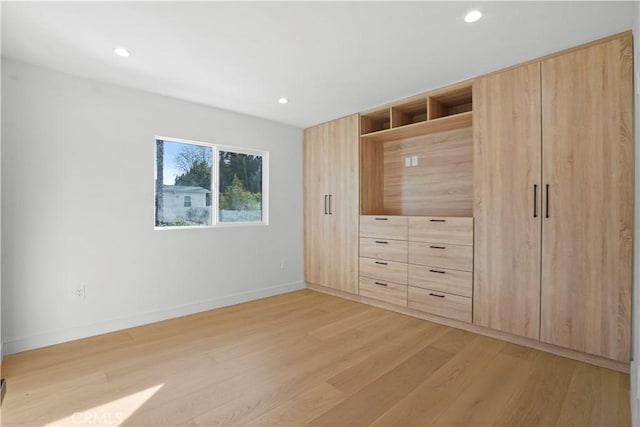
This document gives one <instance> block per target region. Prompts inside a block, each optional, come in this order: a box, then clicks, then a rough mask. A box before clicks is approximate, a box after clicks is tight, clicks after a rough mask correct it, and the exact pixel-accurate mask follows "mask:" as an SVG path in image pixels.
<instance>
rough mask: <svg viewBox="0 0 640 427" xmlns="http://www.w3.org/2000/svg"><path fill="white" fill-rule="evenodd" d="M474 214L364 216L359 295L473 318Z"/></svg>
mask: <svg viewBox="0 0 640 427" xmlns="http://www.w3.org/2000/svg"><path fill="white" fill-rule="evenodd" d="M472 271H473V218H458V217H456V218H453V217H414V216H411V217H406V216H369V215H367V216H361V217H360V295H362V296H364V297H368V298H373V299H377V300H380V301H384V302H388V303H391V304H396V305H400V306H404V307H409V308H412V309H415V310H420V311H424V312H427V313H431V314H435V315H438V316H443V317H448V318H452V319H457V320H462V321H465V322H471V310H472V305H473V304H472V295H473V272H472Z"/></svg>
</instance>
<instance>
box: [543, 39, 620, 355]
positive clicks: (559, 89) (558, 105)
mask: <svg viewBox="0 0 640 427" xmlns="http://www.w3.org/2000/svg"><path fill="white" fill-rule="evenodd" d="M632 82H633V79H632V42H631V35H630V34H627V35H624V36H622V37H618V38H616V39H613V40H609V41H606V42H604V43H599V44H595V45H591V46H588V47H585V48H581V49H577V50H574V51H571V52H569V53H566V54H563V55H560V56H557V57H553V58H550V59H547V60H545V61H543V62H542V99H543V103H542V107H543V108H542V111H543V113H542V114H543V116H542V122H543V138H542V151H543V180H544V186H543V188H544V190H545V192H546V193H545V196H544V201H545V202H546V201H547V200H548V203H546V206H544V209H543V212H544V218H543V220H542V221H543V225H542V230H543V234H542V312H541V314H542V319H541V339H542V341H545V342H547V343H551V344H555V345H559V346H562V347H567V348H571V349H574V350H578V351H581V352H585V353H589V354H594V355H598V356H603V357H606V358H609V359H615V360H618V361H622V362H628V361H629V351H630V349H629V347H630V327H631V314H630V313H631V281H632V255H631V254H632V233H633V222H632V215H633V193H632V191H633V190H632V188H633V187H632V184H633V168H632V161H633V152H632V149H633V145H632V141H633V122H632V113H631V112H632V108H633V105H632V92H633V89H632ZM547 186H548V187H547Z"/></svg>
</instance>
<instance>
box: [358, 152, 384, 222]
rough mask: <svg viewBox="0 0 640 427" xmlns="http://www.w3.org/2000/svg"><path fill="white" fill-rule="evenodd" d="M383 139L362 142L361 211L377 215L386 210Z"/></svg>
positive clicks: (364, 213) (365, 213)
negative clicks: (384, 200) (384, 199)
mask: <svg viewBox="0 0 640 427" xmlns="http://www.w3.org/2000/svg"><path fill="white" fill-rule="evenodd" d="M383 155H384V150H383V143H382V142H381V141H367V140H362V141H361V143H360V213H361V214H362V215H375V214H382V213H383V212H384V203H383V197H382V194H383V188H384V186H383V182H384V169H383V165H384V161H383Z"/></svg>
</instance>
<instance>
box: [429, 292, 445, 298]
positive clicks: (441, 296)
mask: <svg viewBox="0 0 640 427" xmlns="http://www.w3.org/2000/svg"><path fill="white" fill-rule="evenodd" d="M429 295H430V296H432V297H438V298H444V295H438V294H434V293H433V292H431V293H429Z"/></svg>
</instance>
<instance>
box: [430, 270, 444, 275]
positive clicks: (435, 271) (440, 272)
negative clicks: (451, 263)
mask: <svg viewBox="0 0 640 427" xmlns="http://www.w3.org/2000/svg"><path fill="white" fill-rule="evenodd" d="M429 271H430V272H432V273H438V274H445V273H446V271H440V270H429Z"/></svg>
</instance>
